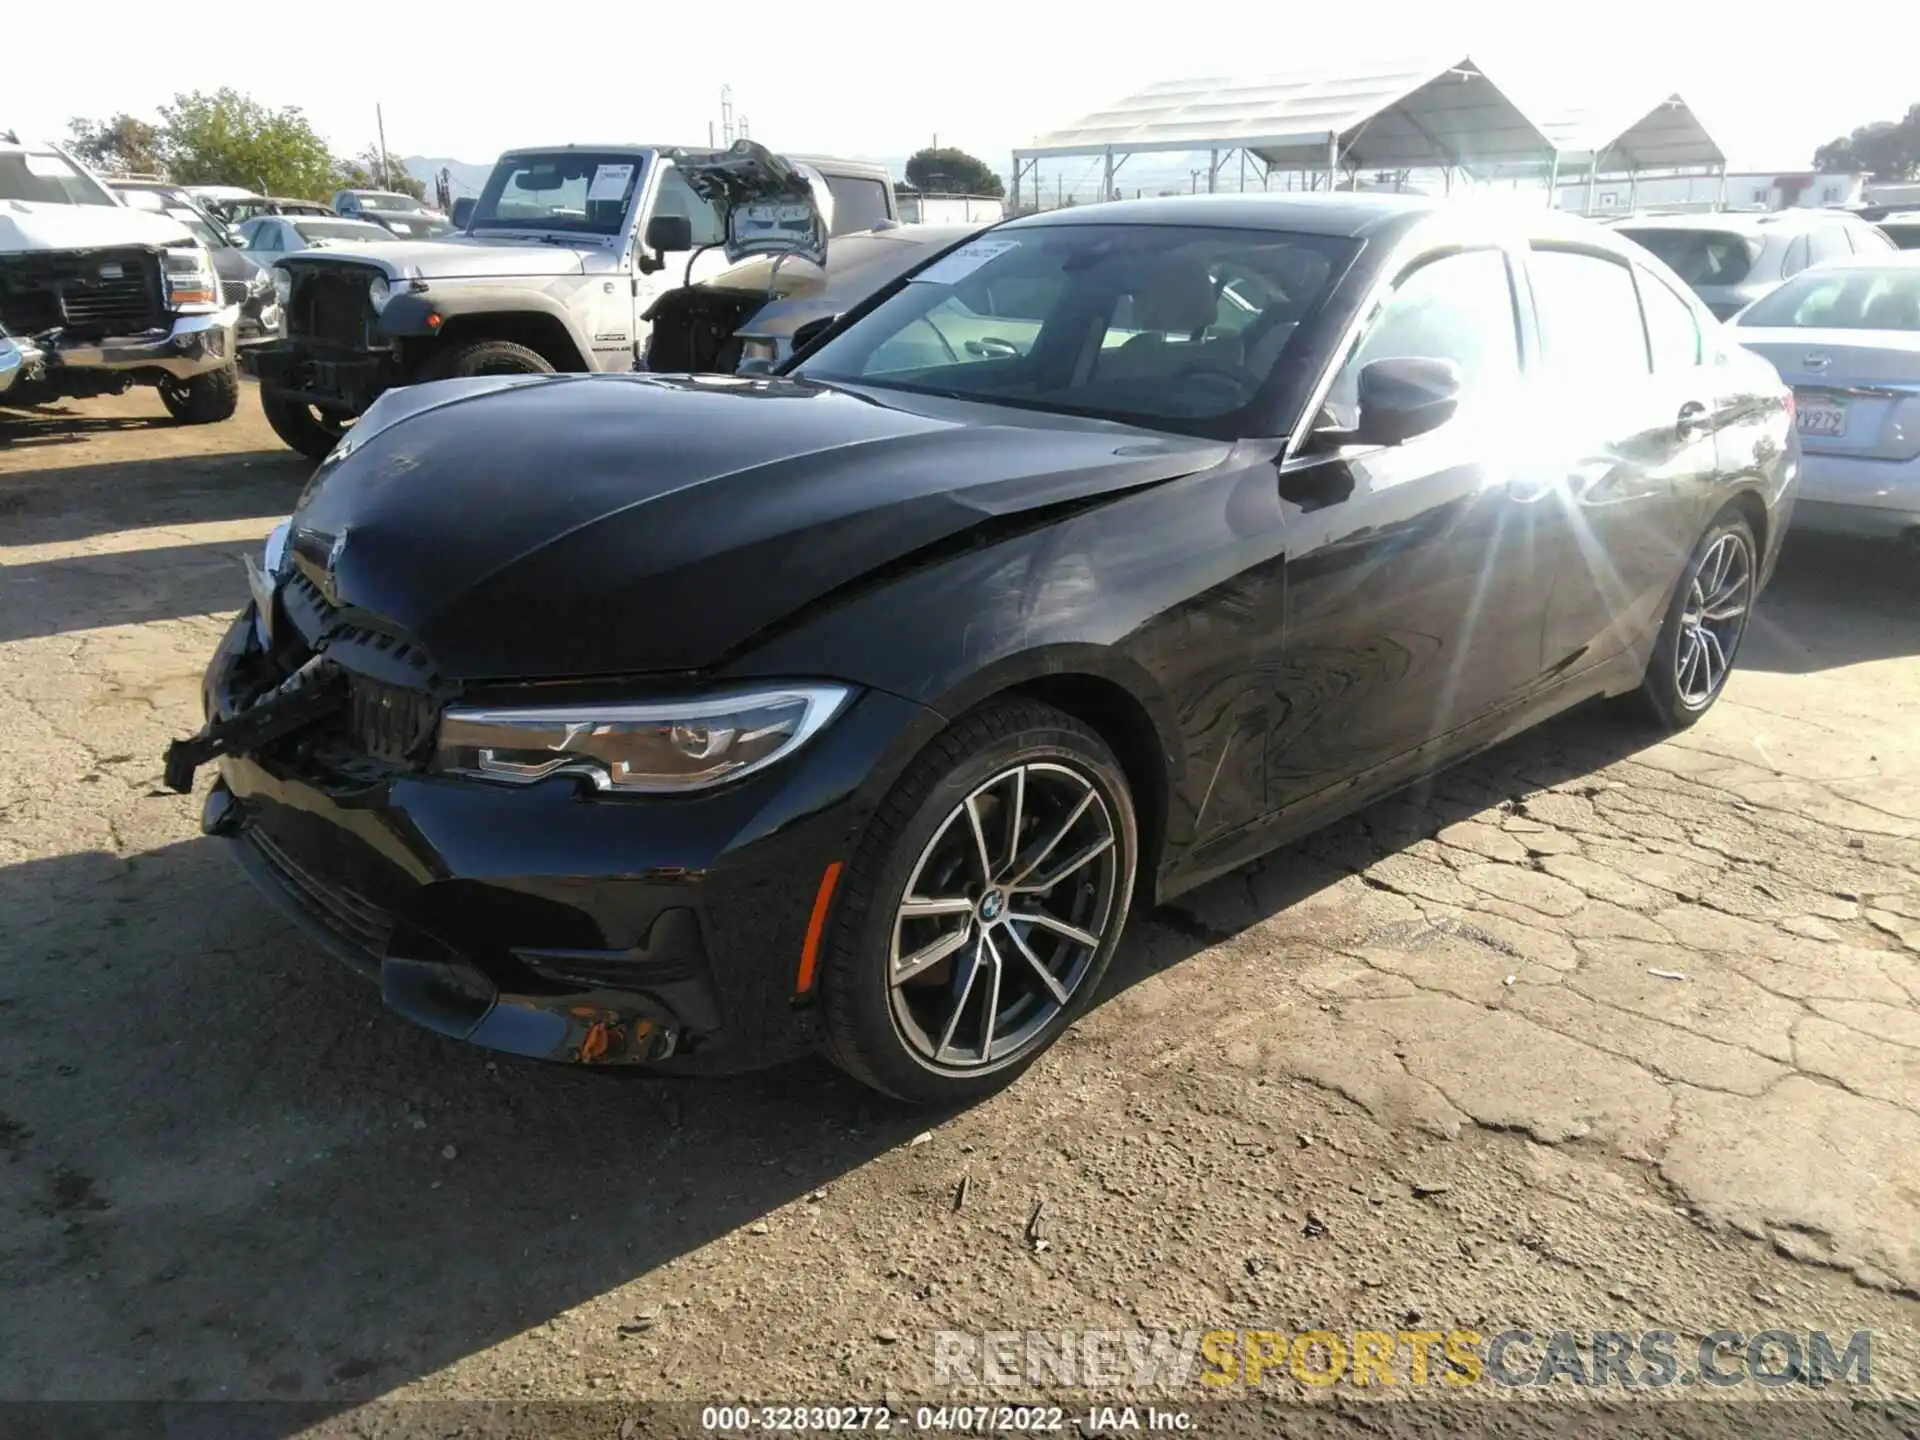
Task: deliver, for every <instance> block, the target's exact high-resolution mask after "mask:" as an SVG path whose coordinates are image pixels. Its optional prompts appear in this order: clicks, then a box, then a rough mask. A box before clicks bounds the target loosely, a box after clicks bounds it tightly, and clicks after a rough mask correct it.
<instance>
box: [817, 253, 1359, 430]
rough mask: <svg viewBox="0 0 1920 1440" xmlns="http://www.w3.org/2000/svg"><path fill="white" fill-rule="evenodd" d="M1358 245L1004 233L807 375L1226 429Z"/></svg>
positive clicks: (868, 322) (941, 270)
mask: <svg viewBox="0 0 1920 1440" xmlns="http://www.w3.org/2000/svg"><path fill="white" fill-rule="evenodd" d="M1353 250H1354V245H1353V242H1351V241H1348V240H1344V239H1336V238H1333V237H1328V236H1320V235H1298V234H1291V233H1282V232H1276V231H1266V230H1242V229H1213V228H1202V227H1198V226H1174V225H1100V224H1065V225H1035V226H1021V227H1019V228H1017V229H1006V230H995V231H990V232H988V233H987V234H985V235H983V236H981V237H979V238H978V239H975V240H971V241H968V242H967V243H966V244H964V245H962V246H960V247H958V248H957V249H955V250H953V251H950V252H949V253H948V254H946V255H944V256H942V257H941V258H940V259H938V260H936V261H934V263H933V264H931V265H929V266H927V267H926V269H924V270H922V271H920V272H919V273H918V274H917V275H915V276H914V277H913V278H912V279H911V280H909V281H908V283H907V284H906V285H905V287H903V288H902V289H901V290H899V291H897V292H896V293H894V294H893V295H891V296H889V297H888V298H887V299H886V300H884V301H883V302H881V304H880V305H879V306H877V307H876V308H875V309H874V310H872V311H871V312H869V313H868V314H867V315H865V316H863V317H862V318H861V319H860V320H858V321H856V322H855V323H854V324H853V325H852V326H850V327H849V328H848V329H847V330H846V331H844V332H843V333H841V334H840V335H838V336H835V337H834V338H833V339H832V340H830V341H828V342H827V344H826V345H825V347H824V348H822V349H821V350H820V351H818V352H817V353H816V354H815V355H814V356H813V357H812V358H811V359H810V360H809V361H808V362H807V363H806V364H805V365H804V366H803V367H801V369H800V370H799V372H798V373H800V374H802V375H804V376H806V377H808V378H811V379H817V380H824V381H828V382H836V381H837V382H842V383H849V384H858V385H863V386H873V387H876V388H881V389H895V390H907V391H914V392H918V393H923V394H933V395H944V396H950V397H953V398H956V399H964V400H982V401H987V402H990V403H995V404H1004V405H1018V406H1023V407H1026V408H1030V409H1035V410H1051V411H1059V412H1061V413H1065V414H1076V415H1091V416H1096V417H1100V418H1104V419H1113V420H1120V421H1124V422H1127V423H1130V424H1138V425H1146V426H1160V427H1162V428H1166V429H1172V430H1181V429H1188V428H1192V429H1195V430H1197V431H1199V432H1201V433H1211V432H1213V431H1215V430H1217V429H1219V428H1220V424H1221V422H1224V421H1226V420H1227V417H1229V416H1231V415H1234V414H1235V413H1236V412H1238V411H1239V410H1241V409H1242V408H1244V407H1245V406H1246V405H1247V404H1248V403H1249V402H1250V401H1252V400H1253V398H1254V396H1255V395H1256V393H1257V392H1258V391H1259V390H1260V389H1261V387H1262V385H1263V384H1264V382H1265V381H1266V379H1267V377H1268V376H1269V375H1270V374H1271V373H1272V372H1273V369H1274V367H1275V365H1276V364H1277V363H1278V362H1279V360H1280V357H1281V356H1282V355H1283V354H1285V353H1286V351H1287V349H1288V347H1289V346H1290V345H1291V343H1292V341H1293V337H1294V335H1295V333H1296V332H1297V330H1298V328H1299V326H1300V324H1301V323H1302V322H1303V321H1304V320H1305V319H1307V318H1308V317H1309V316H1311V315H1312V314H1313V313H1314V312H1315V311H1316V310H1318V308H1319V306H1320V304H1321V303H1322V301H1324V299H1325V298H1326V295H1327V292H1328V290H1329V289H1330V288H1331V286H1332V283H1333V281H1334V280H1335V279H1336V278H1337V277H1338V276H1339V274H1340V273H1341V271H1342V270H1343V269H1344V268H1345V266H1346V263H1347V261H1348V260H1349V259H1350V258H1351V257H1352V254H1353Z"/></svg>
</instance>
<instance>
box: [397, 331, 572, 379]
mask: <svg viewBox="0 0 1920 1440" xmlns="http://www.w3.org/2000/svg"><path fill="white" fill-rule="evenodd" d="M551 374H553V362H552V361H551V360H549V359H547V357H546V356H544V355H542V354H541V353H540V352H539V351H537V350H529V349H528V348H527V347H526V346H524V345H516V344H514V343H513V341H511V340H476V341H474V342H473V343H472V344H470V345H461V346H458V347H456V348H452V349H447V350H442V351H441V352H440V353H439V354H437V355H435V356H434V357H433V358H432V359H430V360H428V361H427V362H426V363H425V364H424V365H422V366H421V367H420V378H421V379H422V380H465V379H469V378H471V377H473V376H476V375H551Z"/></svg>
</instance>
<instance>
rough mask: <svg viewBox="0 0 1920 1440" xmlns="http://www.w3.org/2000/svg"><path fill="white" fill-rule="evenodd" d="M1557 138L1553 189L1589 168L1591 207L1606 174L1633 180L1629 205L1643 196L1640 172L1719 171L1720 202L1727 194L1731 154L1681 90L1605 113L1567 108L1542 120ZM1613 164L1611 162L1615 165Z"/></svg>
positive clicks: (1629, 182)
mask: <svg viewBox="0 0 1920 1440" xmlns="http://www.w3.org/2000/svg"><path fill="white" fill-rule="evenodd" d="M1541 129H1543V130H1544V131H1546V133H1547V136H1548V138H1549V139H1551V140H1552V141H1553V145H1554V151H1555V165H1554V173H1553V176H1552V178H1551V179H1550V180H1549V182H1548V185H1549V190H1550V193H1551V194H1552V195H1553V197H1554V198H1555V199H1557V198H1558V195H1559V186H1560V182H1561V181H1562V180H1563V179H1565V178H1567V177H1568V176H1569V175H1573V176H1578V175H1580V174H1584V175H1585V176H1586V180H1587V203H1586V209H1587V211H1588V212H1589V213H1591V212H1592V210H1593V200H1594V188H1595V186H1596V184H1597V183H1598V182H1599V180H1600V179H1601V178H1602V177H1603V176H1604V177H1610V178H1613V179H1619V178H1620V177H1622V176H1624V177H1625V178H1626V180H1627V208H1628V210H1632V209H1633V208H1634V205H1635V203H1636V201H1637V198H1638V194H1639V188H1640V177H1641V175H1643V174H1647V173H1659V174H1664V175H1686V174H1695V175H1700V174H1704V175H1716V174H1717V175H1718V176H1719V179H1720V192H1719V198H1718V200H1717V201H1716V204H1717V205H1719V206H1722V207H1724V206H1725V204H1726V199H1727V194H1726V190H1727V157H1726V154H1725V152H1724V151H1722V150H1721V148H1720V145H1719V143H1718V142H1717V141H1716V140H1715V139H1714V138H1713V136H1712V135H1711V134H1709V133H1708V132H1707V128H1706V127H1705V126H1704V125H1702V124H1701V123H1700V120H1699V117H1698V116H1696V115H1695V114H1694V113H1693V107H1692V106H1690V105H1688V104H1687V102H1686V101H1685V100H1684V99H1682V98H1681V97H1680V96H1679V95H1668V96H1667V97H1666V98H1664V99H1662V100H1658V101H1656V102H1654V104H1653V105H1652V106H1651V107H1650V108H1648V109H1645V110H1639V109H1622V108H1615V109H1613V110H1611V111H1609V112H1606V113H1605V114H1598V113H1596V112H1594V111H1592V110H1572V109H1569V110H1565V111H1561V112H1560V113H1558V114H1555V115H1550V116H1548V117H1547V118H1545V119H1543V120H1542V121H1541ZM1609 167H1611V168H1609Z"/></svg>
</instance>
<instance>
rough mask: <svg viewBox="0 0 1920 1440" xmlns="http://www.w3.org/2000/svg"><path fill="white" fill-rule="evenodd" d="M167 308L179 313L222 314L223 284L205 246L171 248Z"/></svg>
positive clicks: (168, 260)
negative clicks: (203, 312)
mask: <svg viewBox="0 0 1920 1440" xmlns="http://www.w3.org/2000/svg"><path fill="white" fill-rule="evenodd" d="M166 276H167V305H168V307H169V308H170V309H173V310H179V311H186V312H192V311H204V310H218V309H219V308H220V282H219V281H218V280H217V279H215V278H214V274H213V257H212V256H211V255H209V254H208V253H207V249H206V247H205V246H204V245H200V244H190V245H188V244H183V245H173V246H169V247H168V249H167V257H166Z"/></svg>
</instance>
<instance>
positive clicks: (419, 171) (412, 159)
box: [400, 155, 493, 200]
mask: <svg viewBox="0 0 1920 1440" xmlns="http://www.w3.org/2000/svg"><path fill="white" fill-rule="evenodd" d="M400 164H401V166H402V167H403V168H404V169H405V170H406V172H407V173H408V174H409V175H411V176H413V178H414V179H416V180H418V181H419V182H420V183H421V184H422V185H425V186H426V187H427V198H428V199H429V200H431V199H432V198H433V185H434V181H435V180H437V179H438V178H439V175H440V172H441V171H442V170H445V171H446V172H447V179H448V181H449V183H450V184H451V186H452V188H453V196H454V199H456V200H457V199H459V198H460V197H461V196H462V195H478V194H479V193H480V191H481V189H482V188H483V187H484V186H485V185H486V183H487V176H488V175H490V174H492V173H493V162H492V161H491V160H488V161H486V162H484V163H483V164H478V165H476V164H472V163H470V162H468V161H466V160H449V159H446V158H445V157H443V156H430V155H408V156H406V157H404V158H403V159H402V160H401V161H400Z"/></svg>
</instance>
